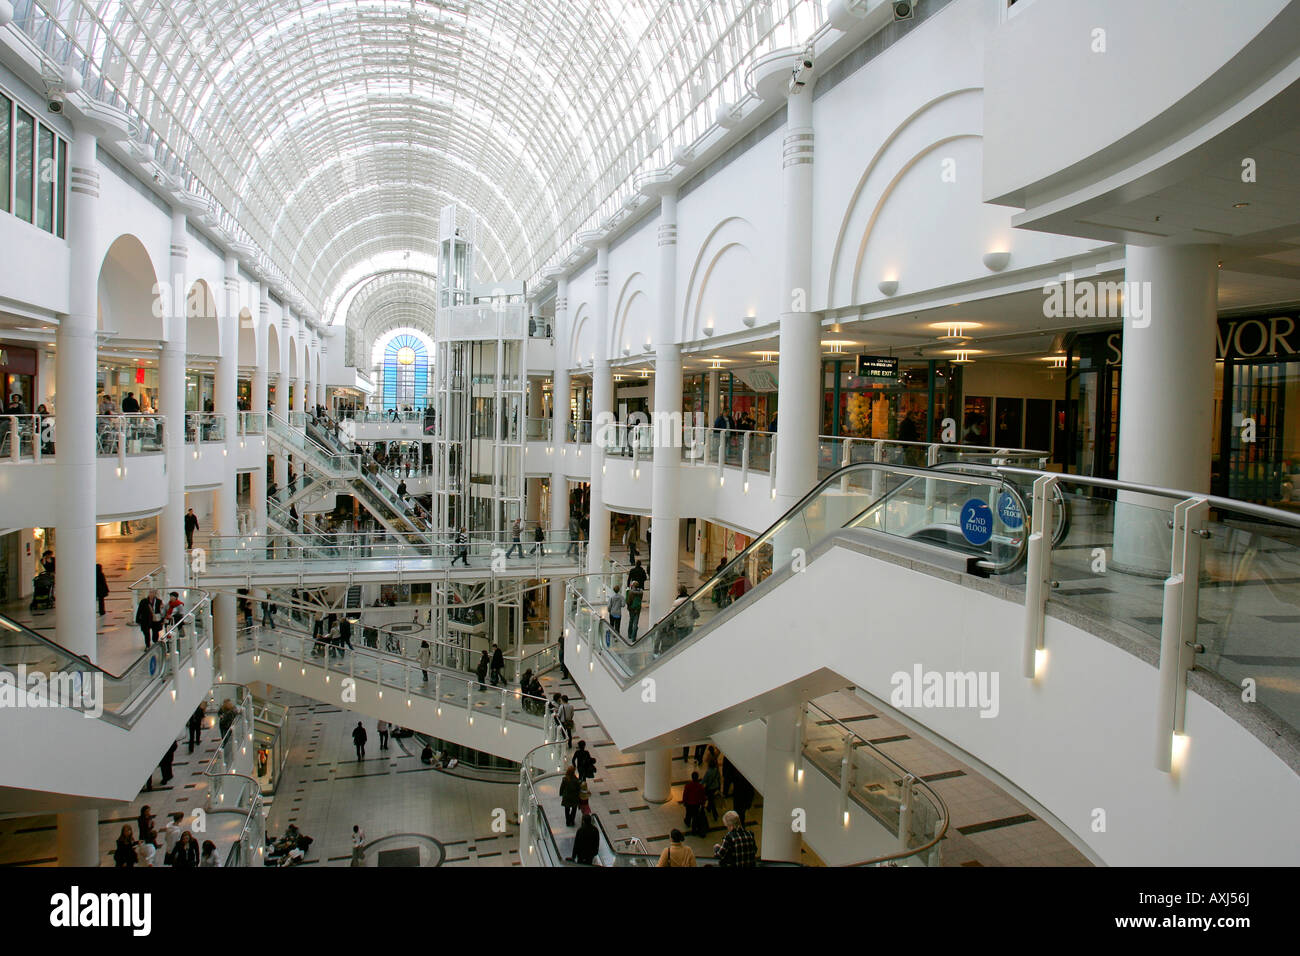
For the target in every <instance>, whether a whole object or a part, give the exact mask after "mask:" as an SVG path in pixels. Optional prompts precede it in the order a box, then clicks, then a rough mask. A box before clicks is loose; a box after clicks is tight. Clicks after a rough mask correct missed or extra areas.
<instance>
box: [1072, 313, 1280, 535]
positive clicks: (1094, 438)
mask: <svg viewBox="0 0 1300 956" xmlns="http://www.w3.org/2000/svg"><path fill="white" fill-rule="evenodd" d="M1067 356H1068V368H1069V374H1068V376H1067V379H1066V401H1067V415H1066V423H1065V424H1066V432H1067V435H1066V442H1065V444H1066V447H1067V457H1068V460H1067V461H1066V467H1067V470H1069V471H1071V472H1074V473H1077V474H1084V475H1093V476H1097V477H1102V478H1114V477H1116V475H1117V474H1118V471H1119V453H1118V450H1119V423H1120V407H1119V403H1120V378H1121V376H1122V375H1123V358H1124V335H1123V330H1122V328H1119V327H1117V328H1112V329H1105V330H1102V331H1098V332H1089V333H1086V334H1078V335H1074V336H1072V337H1071V338H1070V339H1069V340H1067ZM1209 427H1211V428H1212V429H1213V438H1212V455H1213V464H1212V468H1211V491H1212V492H1213V493H1214V494H1218V495H1223V496H1225V497H1230V498H1236V499H1239V500H1242V501H1253V502H1258V503H1263V504H1268V505H1272V506H1275V507H1289V508H1293V509H1300V493H1298V492H1297V486H1298V485H1300V313H1297V312H1288V313H1282V314H1278V313H1266V314H1253V315H1241V316H1225V317H1221V318H1220V319H1219V324H1218V336H1217V345H1216V359H1215V370H1214V417H1213V422H1212V424H1211V425H1210V426H1209Z"/></svg>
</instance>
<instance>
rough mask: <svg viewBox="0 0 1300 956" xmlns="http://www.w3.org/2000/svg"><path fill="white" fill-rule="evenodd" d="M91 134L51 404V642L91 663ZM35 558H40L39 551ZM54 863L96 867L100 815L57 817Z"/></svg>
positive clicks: (71, 229)
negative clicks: (55, 492) (55, 501)
mask: <svg viewBox="0 0 1300 956" xmlns="http://www.w3.org/2000/svg"><path fill="white" fill-rule="evenodd" d="M96 145H97V140H96V137H95V135H94V134H93V133H89V132H86V131H84V130H81V129H78V130H77V131H76V133H75V135H74V136H73V140H72V162H71V168H70V171H69V172H70V175H69V186H68V216H67V227H68V228H67V235H68V251H69V260H70V262H69V266H70V268H69V277H68V278H69V290H68V314H67V315H65V316H61V317H60V319H59V330H58V333H57V336H56V341H57V343H58V345H57V349H58V350H57V354H56V355H55V378H56V379H57V381H56V383H55V385H56V388H57V389H58V391H57V396H58V401H57V403H56V405H55V408H54V412H55V416H56V418H55V427H56V441H57V443H58V444H57V450H58V457H57V464H56V465H55V466H54V467H55V468H56V469H57V470H56V472H55V487H56V488H57V489H59V499H60V500H59V508H58V520H57V521H56V522H55V526H54V527H55V536H56V540H55V547H56V549H57V553H56V569H55V588H56V590H57V593H58V595H59V601H58V603H57V604H56V605H55V607H54V624H55V635H56V640H57V641H58V642H59V643H60V644H62V645H63V646H64V647H66V648H67V649H68V650H70V651H71V652H72V653H74V654H80V655H83V656H85V657H87V658H88V659H90V660H91V661H94V660H96V659H97V658H98V656H99V648H98V641H97V639H96V615H95V612H96V610H97V609H96V606H95V603H96V602H95V411H96V409H95V364H96V353H97V347H96V343H95V329H96V326H97V325H98V313H99V265H100V264H99V260H98V257H97V255H96V251H95V244H96V242H97V240H98V218H99V166H98V161H97V159H96V156H95V149H96ZM38 557H39V556H38ZM58 828H59V831H58V847H59V863H60V865H62V866H98V865H99V814H98V811H95V810H77V811H72V812H69V813H60V814H59V815H58Z"/></svg>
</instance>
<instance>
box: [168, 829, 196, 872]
mask: <svg viewBox="0 0 1300 956" xmlns="http://www.w3.org/2000/svg"><path fill="white" fill-rule="evenodd" d="M171 865H172V866H175V867H178V868H180V869H187V870H188V869H193V868H194V867H196V866H198V865H199V844H198V842H197V841H196V840H195V839H194V834H193V833H191V832H190V831H189V830H186V831H185V832H184V833H182V834H181V838H180V840H179V841H177V843H176V849H175V851H174V852H173V853H172V863H171Z"/></svg>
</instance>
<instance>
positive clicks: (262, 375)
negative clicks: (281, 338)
mask: <svg viewBox="0 0 1300 956" xmlns="http://www.w3.org/2000/svg"><path fill="white" fill-rule="evenodd" d="M256 291H257V341H258V342H259V349H258V353H259V360H258V362H257V366H256V367H255V368H254V369H253V380H252V382H250V383H249V390H250V391H251V392H252V401H251V402H250V404H249V410H250V411H252V412H253V414H254V416H255V417H256V416H259V415H260V416H261V417H262V421H263V422H265V421H266V390H267V364H268V362H267V360H268V358H269V356H268V355H267V352H268V351H269V350H270V347H271V343H270V332H269V331H268V329H269V325H270V322H271V297H270V291H269V290H268V289H267V287H266V283H265V282H259V283H258V284H257V290H256ZM245 441H247V442H252V443H253V445H254V446H255V447H256V446H259V445H260V446H261V447H262V450H263V451H265V450H266V447H267V445H266V442H267V438H266V434H265V433H263V434H261V435H249V436H247V437H246V438H245ZM265 458H266V456H265V455H262V456H261V457H259V458H258V461H257V465H258V466H257V468H255V469H253V475H252V482H251V483H250V493H251V495H252V497H253V501H252V505H253V533H254V534H257V535H265V534H266V461H265Z"/></svg>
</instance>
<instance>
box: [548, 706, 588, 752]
mask: <svg viewBox="0 0 1300 956" xmlns="http://www.w3.org/2000/svg"><path fill="white" fill-rule="evenodd" d="M556 696H558V697H559V698H560V703H559V708H558V710H557V711H556V714H555V720H556V722H557V723H559V725H560V729H561V730H563V731H564V736H565V737H566V738H567V739H568V742H569V746H570V747H572V746H573V718H574V710H573V705H572V704H570V703H569V698H568V696H567V695H564V694H558V695H556ZM583 746H586V745H585V744H584V745H583Z"/></svg>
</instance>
